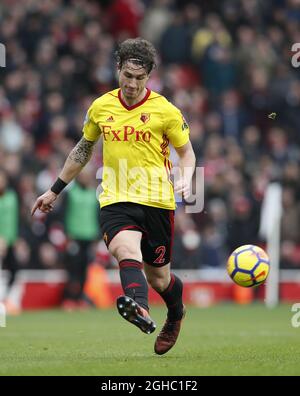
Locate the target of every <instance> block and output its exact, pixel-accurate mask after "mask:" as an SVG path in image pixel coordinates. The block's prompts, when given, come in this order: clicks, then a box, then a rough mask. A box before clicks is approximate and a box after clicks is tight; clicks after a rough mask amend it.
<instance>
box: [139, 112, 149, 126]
mask: <svg viewBox="0 0 300 396" xmlns="http://www.w3.org/2000/svg"><path fill="white" fill-rule="evenodd" d="M140 120H141V121H143V123H144V124H147V122H148V121H149V120H150V113H142V114H141V118H140Z"/></svg>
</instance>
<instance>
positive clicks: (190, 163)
mask: <svg viewBox="0 0 300 396" xmlns="http://www.w3.org/2000/svg"><path fill="white" fill-rule="evenodd" d="M175 150H176V152H177V154H178V156H179V167H180V170H181V172H180V178H179V180H177V181H175V185H174V191H175V193H177V194H183V198H185V199H186V198H187V197H189V196H190V194H191V183H192V178H193V174H194V171H195V166H196V156H195V153H194V150H193V147H192V144H191V142H190V140H189V141H188V142H187V143H186V144H184V145H183V146H181V147H175Z"/></svg>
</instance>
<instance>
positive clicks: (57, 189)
mask: <svg viewBox="0 0 300 396" xmlns="http://www.w3.org/2000/svg"><path fill="white" fill-rule="evenodd" d="M67 185H68V183H65V182H64V181H63V180H61V179H60V178H59V177H58V178H57V180H56V182H55V183H54V184H53V186H52V187H51V189H50V190H51V191H52V192H54V194H56V195H58V194H59V193H61V192H62V190H63V189H64V188H65V187H66V186H67Z"/></svg>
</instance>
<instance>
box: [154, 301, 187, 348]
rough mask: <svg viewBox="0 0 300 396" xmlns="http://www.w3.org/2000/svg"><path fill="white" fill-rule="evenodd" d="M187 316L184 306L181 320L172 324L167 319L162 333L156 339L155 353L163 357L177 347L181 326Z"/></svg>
mask: <svg viewBox="0 0 300 396" xmlns="http://www.w3.org/2000/svg"><path fill="white" fill-rule="evenodd" d="M185 314H186V309H185V306H183V315H182V318H181V319H180V320H176V321H174V322H172V321H170V320H169V319H168V318H167V320H166V321H165V324H164V326H163V328H162V330H161V332H160V333H159V335H158V336H157V338H156V341H155V344H154V351H155V353H157V354H158V355H163V354H164V353H167V352H168V351H169V350H170V349H171V348H172V347H173V346H174V345H175V343H176V341H177V338H178V336H179V333H180V328H181V324H182V321H183V319H184V317H185Z"/></svg>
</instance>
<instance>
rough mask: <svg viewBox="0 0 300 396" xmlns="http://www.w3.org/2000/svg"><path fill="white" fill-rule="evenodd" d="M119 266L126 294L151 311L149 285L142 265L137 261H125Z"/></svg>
mask: <svg viewBox="0 0 300 396" xmlns="http://www.w3.org/2000/svg"><path fill="white" fill-rule="evenodd" d="M119 266H120V278H121V284H122V287H123V290H124V294H125V295H126V296H128V297H131V298H132V299H134V300H135V301H136V302H137V303H138V304H139V305H140V306H141V307H143V308H145V309H146V310H147V311H149V306H148V284H147V281H146V278H145V276H144V274H143V272H142V267H143V265H142V263H141V262H140V261H137V260H132V259H125V260H122V261H120V262H119Z"/></svg>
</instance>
